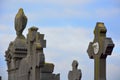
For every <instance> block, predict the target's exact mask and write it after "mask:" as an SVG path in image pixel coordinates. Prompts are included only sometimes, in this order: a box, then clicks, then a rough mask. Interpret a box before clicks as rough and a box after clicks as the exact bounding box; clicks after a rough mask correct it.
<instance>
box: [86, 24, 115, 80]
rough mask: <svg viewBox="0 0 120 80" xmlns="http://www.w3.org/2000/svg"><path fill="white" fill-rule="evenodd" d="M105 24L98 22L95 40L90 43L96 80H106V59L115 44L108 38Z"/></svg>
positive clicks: (90, 54) (89, 53)
mask: <svg viewBox="0 0 120 80" xmlns="http://www.w3.org/2000/svg"><path fill="white" fill-rule="evenodd" d="M106 32H107V30H106V28H105V26H104V23H102V22H98V23H97V24H96V27H95V30H94V40H93V42H90V43H89V46H88V50H87V52H88V55H89V57H90V58H91V59H94V80H106V58H107V55H111V53H112V50H113V47H114V43H113V41H112V39H111V38H107V37H106Z"/></svg>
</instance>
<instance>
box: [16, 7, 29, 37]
mask: <svg viewBox="0 0 120 80" xmlns="http://www.w3.org/2000/svg"><path fill="white" fill-rule="evenodd" d="M14 24H15V30H16V35H17V38H24V36H23V35H22V32H23V30H24V29H25V27H26V24H27V17H26V16H25V14H24V11H23V9H22V8H20V9H19V11H18V13H17V14H16V16H15V23H14Z"/></svg>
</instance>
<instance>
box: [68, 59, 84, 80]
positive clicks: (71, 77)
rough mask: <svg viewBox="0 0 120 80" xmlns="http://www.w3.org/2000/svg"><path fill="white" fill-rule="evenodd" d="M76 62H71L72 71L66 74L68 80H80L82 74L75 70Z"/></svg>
mask: <svg viewBox="0 0 120 80" xmlns="http://www.w3.org/2000/svg"><path fill="white" fill-rule="evenodd" d="M77 67H78V62H77V61H76V60H73V62H72V71H69V73H68V80H81V77H82V72H81V70H80V69H77Z"/></svg>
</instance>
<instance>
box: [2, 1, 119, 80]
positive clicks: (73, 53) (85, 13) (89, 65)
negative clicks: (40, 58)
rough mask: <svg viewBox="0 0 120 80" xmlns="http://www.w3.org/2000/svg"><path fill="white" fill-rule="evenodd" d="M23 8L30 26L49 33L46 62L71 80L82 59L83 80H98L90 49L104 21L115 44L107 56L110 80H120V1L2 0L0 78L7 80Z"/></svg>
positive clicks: (64, 78)
mask: <svg viewBox="0 0 120 80" xmlns="http://www.w3.org/2000/svg"><path fill="white" fill-rule="evenodd" d="M19 8H23V9H24V12H25V14H26V16H27V17H28V23H27V27H26V29H25V30H24V35H25V36H26V34H27V33H28V28H30V27H32V26H36V27H38V28H39V32H40V33H42V34H45V39H46V40H47V47H46V48H45V49H44V53H45V57H46V62H52V63H54V64H55V70H54V73H60V75H61V76H60V77H61V80H67V74H68V72H69V70H71V63H72V61H73V60H74V59H76V60H78V62H79V68H80V69H81V70H82V74H83V76H82V80H87V79H89V80H93V79H94V60H92V59H89V57H88V55H87V52H86V50H87V47H88V44H89V42H90V41H93V38H94V36H93V30H94V27H95V25H96V22H104V23H105V26H106V28H107V36H108V37H111V38H112V40H113V42H114V43H115V48H114V50H113V53H112V55H111V56H108V57H107V80H119V79H120V62H119V61H120V37H119V34H120V31H119V30H120V22H119V21H120V20H119V19H120V1H119V0H24V1H23V0H9V1H8V0H1V1H0V39H1V40H0V44H1V45H0V76H2V77H3V80H7V72H6V69H7V66H6V62H5V58H4V54H5V53H4V52H5V50H6V49H7V47H8V45H9V43H10V41H13V40H14V39H15V37H16V34H15V30H14V17H15V15H16V13H17V12H18V9H19Z"/></svg>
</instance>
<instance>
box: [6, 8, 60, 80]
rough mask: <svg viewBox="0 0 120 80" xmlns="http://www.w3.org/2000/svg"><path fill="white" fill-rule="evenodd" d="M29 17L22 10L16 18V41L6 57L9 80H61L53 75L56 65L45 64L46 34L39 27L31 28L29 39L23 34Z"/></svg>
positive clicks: (11, 45) (12, 43) (11, 43)
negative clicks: (39, 30)
mask: <svg viewBox="0 0 120 80" xmlns="http://www.w3.org/2000/svg"><path fill="white" fill-rule="evenodd" d="M26 24H27V17H26V16H25V14H24V12H23V9H22V8H20V9H19V11H18V13H17V15H16V17H15V30H16V35H17V37H16V39H15V40H14V41H12V42H10V44H9V47H8V49H7V51H6V52H5V53H6V54H5V57H6V61H7V67H8V70H7V71H8V80H60V75H59V74H53V71H54V64H53V63H46V62H45V55H44V51H43V48H45V47H46V40H44V34H41V33H40V32H38V28H37V27H34V26H33V27H31V28H29V31H28V34H27V38H25V36H24V35H23V34H22V32H23V30H24V29H25V27H26Z"/></svg>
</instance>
